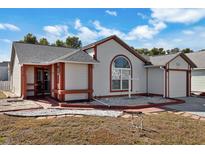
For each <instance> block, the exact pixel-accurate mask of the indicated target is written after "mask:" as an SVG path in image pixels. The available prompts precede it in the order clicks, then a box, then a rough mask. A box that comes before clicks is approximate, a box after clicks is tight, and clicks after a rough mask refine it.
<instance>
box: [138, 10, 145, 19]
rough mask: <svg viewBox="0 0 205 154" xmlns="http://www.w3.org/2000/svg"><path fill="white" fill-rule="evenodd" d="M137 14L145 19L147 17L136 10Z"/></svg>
mask: <svg viewBox="0 0 205 154" xmlns="http://www.w3.org/2000/svg"><path fill="white" fill-rule="evenodd" d="M137 15H138V16H139V17H141V18H142V19H147V18H148V17H147V16H146V15H145V14H143V13H140V12H138V13H137Z"/></svg>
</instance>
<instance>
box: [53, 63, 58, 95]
mask: <svg viewBox="0 0 205 154" xmlns="http://www.w3.org/2000/svg"><path fill="white" fill-rule="evenodd" d="M53 67H54V72H53V73H54V80H53V84H54V87H53V88H54V89H57V88H58V87H57V83H58V81H57V64H54V65H53ZM54 97H55V98H56V99H57V97H58V95H57V93H54Z"/></svg>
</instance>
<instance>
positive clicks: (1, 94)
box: [0, 91, 6, 142]
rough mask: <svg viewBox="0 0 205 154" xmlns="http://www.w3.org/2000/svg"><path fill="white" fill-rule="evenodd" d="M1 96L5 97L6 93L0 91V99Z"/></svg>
mask: <svg viewBox="0 0 205 154" xmlns="http://www.w3.org/2000/svg"><path fill="white" fill-rule="evenodd" d="M3 98H6V95H5V94H4V93H3V92H1V91H0V99H3ZM0 142H1V141H0Z"/></svg>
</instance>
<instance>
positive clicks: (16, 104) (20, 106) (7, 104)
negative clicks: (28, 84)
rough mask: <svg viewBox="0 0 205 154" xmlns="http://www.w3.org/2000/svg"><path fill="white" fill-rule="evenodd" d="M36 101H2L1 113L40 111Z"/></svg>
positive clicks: (0, 104)
mask: <svg viewBox="0 0 205 154" xmlns="http://www.w3.org/2000/svg"><path fill="white" fill-rule="evenodd" d="M40 108H43V107H42V106H40V105H39V104H37V103H36V102H35V101H31V100H22V99H20V98H18V99H0V112H7V111H18V110H29V109H40Z"/></svg>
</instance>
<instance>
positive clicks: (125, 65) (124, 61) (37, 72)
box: [11, 35, 196, 101]
mask: <svg viewBox="0 0 205 154" xmlns="http://www.w3.org/2000/svg"><path fill="white" fill-rule="evenodd" d="M195 67H196V65H195V64H194V63H193V62H192V61H191V60H190V59H189V58H188V57H187V56H186V55H185V54H183V53H178V54H173V55H165V56H156V57H144V56H142V55H140V54H139V53H137V52H136V51H134V50H133V49H132V48H131V47H130V46H129V45H127V44H126V43H125V42H123V41H122V40H121V39H120V38H119V37H117V36H115V35H114V36H110V37H107V38H105V39H102V40H100V41H97V42H94V43H92V44H89V45H86V46H84V47H82V48H81V49H72V48H64V47H54V46H45V45H36V44H26V43H19V42H14V43H13V45H12V54H11V85H12V91H13V92H14V93H15V94H16V95H18V96H21V97H23V98H26V97H28V96H43V95H50V96H52V97H53V98H56V99H58V100H60V101H73V100H82V99H92V98H93V97H111V96H124V95H128V91H129V87H131V88H130V89H131V93H132V94H133V95H134V94H157V95H161V96H164V97H182V96H190V93H191V87H190V86H191V69H192V68H195ZM130 76H131V79H132V80H129V79H130ZM129 81H131V82H129ZM129 83H130V84H131V86H129Z"/></svg>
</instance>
